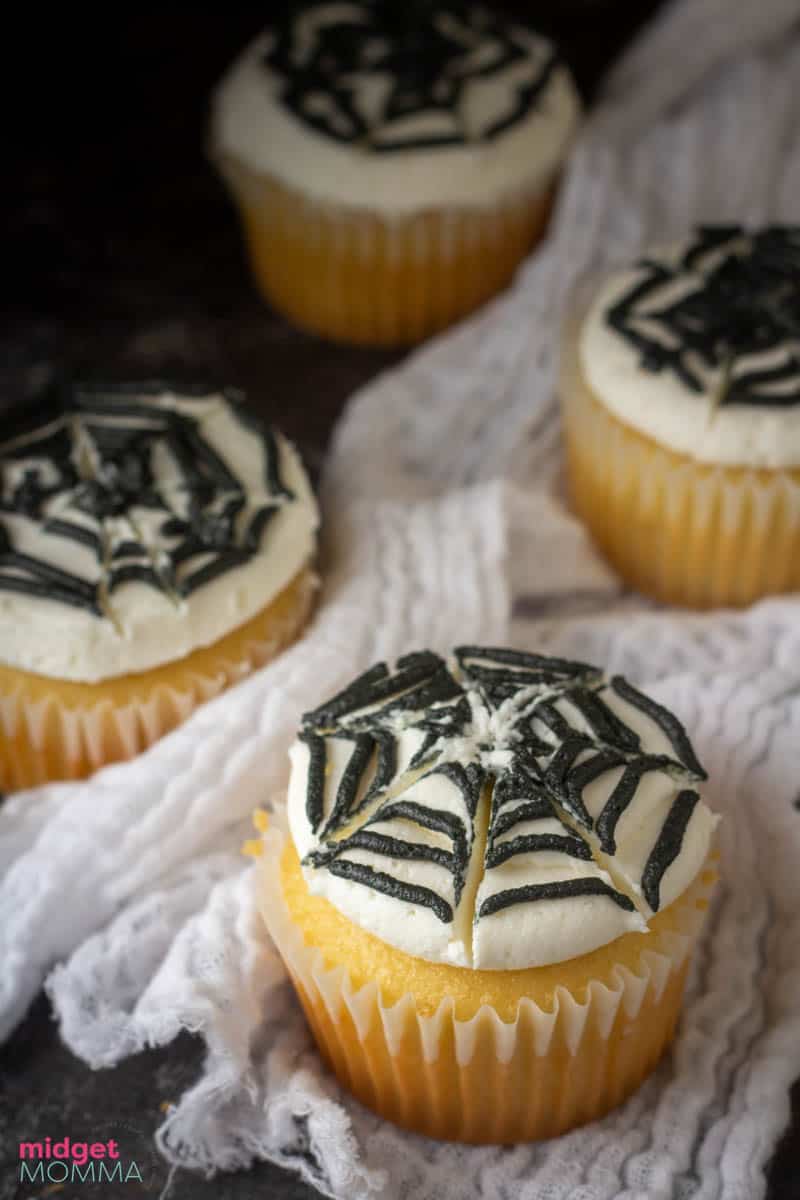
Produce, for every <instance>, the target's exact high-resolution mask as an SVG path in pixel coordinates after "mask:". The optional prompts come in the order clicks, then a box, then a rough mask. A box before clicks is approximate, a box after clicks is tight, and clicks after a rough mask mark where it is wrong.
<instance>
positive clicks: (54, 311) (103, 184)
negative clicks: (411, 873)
mask: <svg viewBox="0 0 800 1200" xmlns="http://www.w3.org/2000/svg"><path fill="white" fill-rule="evenodd" d="M510 7H513V8H515V9H517V10H518V11H519V12H520V13H521V14H526V13H527V14H536V15H537V16H539V15H540V12H539V6H535V5H532V4H531V3H525V2H524V0H518V3H516V4H513V5H510ZM655 7H656V4H655V3H653V0H648V2H646V3H643V2H642V0H562V3H560V4H558V5H542V6H541V15H543V18H544V19H545V20H547V21H549V23H550V25H551V26H552V27H554V29H555V31H556V32H559V33H560V34H561V35H562V38H563V40H564V42H565V45H566V49H567V53H568V56H569V58H570V61H571V62H572V64H573V65H574V67H575V69H576V71H577V73H578V76H579V81H580V83H581V85H582V87H583V89H584V92H585V94H587V95H590V94H591V91H592V88H593V86H594V84H595V82H596V80H597V79H598V77H599V76H600V74H601V72H602V70H603V68H604V66H605V65H606V63H607V62H608V60H609V59H610V57H611V56H612V54H613V52H614V51H615V49H616V48H618V47H619V46H620V45H621V44H622V42H623V41H624V39H625V38H626V37H627V36H629V34H630V32H631V31H632V30H633V28H634V26H635V25H636V24H637V23H639V22H640V21H641V20H642V19H644V18H645V17H646V16H647V14H648V13H649V12H651V11H652V10H653V9H654V8H655ZM263 11H264V10H263V7H262V6H257V7H254V8H248V7H247V6H245V7H239V8H233V9H231V8H230V6H229V8H228V9H227V10H226V11H225V12H224V13H222V12H221V11H213V12H212V11H206V10H202V9H198V8H195V9H193V10H183V11H182V10H180V9H177V8H176V9H173V10H170V9H169V8H166V9H162V10H161V11H159V12H155V11H152V10H151V11H147V10H146V9H145V10H141V9H136V10H135V11H131V12H125V13H120V12H119V11H118V10H117V9H111V8H109V9H107V10H98V11H92V10H88V9H87V10H86V12H90V14H91V15H90V17H89V16H87V15H85V13H84V14H81V13H80V12H79V11H77V10H74V9H73V10H69V11H68V12H65V13H64V15H63V16H59V15H58V13H51V12H48V13H47V16H46V18H45V16H44V15H43V14H40V12H39V10H36V11H35V13H34V14H33V17H32V18H28V21H29V22H30V24H29V28H28V30H27V32H26V33H25V34H23V32H22V31H21V29H20V26H19V25H16V26H15V33H14V38H13V39H11V40H10V41H7V43H6V49H7V54H6V60H7V62H6V68H5V70H6V72H7V76H8V74H10V75H11V84H12V87H13V86H14V82H15V81H14V78H13V76H14V70H15V67H17V68H19V71H20V75H19V79H18V80H17V84H16V86H17V91H16V95H17V97H18V98H20V99H19V102H18V103H17V104H16V106H15V109H14V117H13V119H14V136H13V138H12V140H11V144H10V145H8V146H6V147H5V149H4V154H5V156H6V158H5V163H6V167H7V173H6V178H7V179H8V180H9V181H11V186H8V187H7V188H6V189H5V195H4V199H5V202H6V209H7V212H6V214H5V220H4V228H5V230H6V233H7V235H8V236H7V245H6V247H5V253H4V283H5V286H4V289H3V299H2V301H0V304H1V305H2V309H3V320H2V324H1V325H0V409H2V407H3V406H4V405H6V404H8V403H10V402H18V401H20V400H21V399H23V398H24V397H25V396H26V395H30V394H32V393H33V392H34V391H35V390H36V389H37V388H38V387H39V386H41V385H42V384H43V383H44V382H46V381H47V379H48V378H49V377H51V376H52V374H53V373H55V372H57V371H63V370H86V371H89V372H91V373H94V374H97V375H112V374H118V375H119V374H123V375H125V374H128V375H132V376H140V375H148V374H150V375H152V374H165V373H169V372H172V371H176V370H177V371H189V372H191V373H208V374H211V375H212V376H216V377H220V378H224V379H225V380H226V381H228V382H231V383H235V384H237V385H239V386H241V387H244V388H246V389H247V390H248V392H249V394H250V396H251V400H252V402H253V403H254V404H255V405H256V406H257V407H258V409H259V410H260V411H261V412H263V413H264V415H266V416H268V417H269V418H270V419H272V420H274V421H275V423H276V424H278V425H280V426H281V427H282V428H283V429H284V430H285V431H286V432H287V433H288V434H289V435H290V436H291V437H292V438H294V439H295V440H296V441H297V442H298V443H299V444H300V445H301V447H302V449H303V451H304V452H305V454H306V456H307V458H308V460H309V463H310V465H311V466H312V467H315V468H316V467H318V466H319V464H320V462H321V459H322V454H323V452H324V447H325V445H326V442H327V439H328V436H329V433H330V429H331V427H332V425H333V422H334V420H335V418H336V416H337V415H338V413H339V412H340V410H341V407H342V405H343V404H344V402H345V400H346V398H347V396H348V395H349V394H350V393H351V392H352V391H353V389H354V388H356V387H357V386H359V385H360V384H361V383H363V382H365V381H366V380H367V379H369V378H371V377H372V376H373V375H374V374H375V373H376V372H377V371H378V370H380V369H381V368H382V367H384V366H386V365H389V364H390V363H392V362H394V361H397V360H398V358H399V357H400V356H399V355H397V354H389V353H381V352H374V351H373V352H366V351H357V350H348V349H342V348H339V347H334V346H331V345H329V344H326V343H323V342H320V341H315V340H313V339H311V338H309V337H306V336H304V335H302V334H300V333H298V332H296V331H294V330H292V329H291V328H289V327H288V326H287V325H286V324H284V323H283V322H282V321H280V320H279V319H277V318H276V317H274V316H273V315H271V314H270V313H269V312H268V311H267V310H266V309H265V308H264V306H263V305H262V304H261V302H260V301H259V300H258V298H257V296H256V294H255V292H254V290H253V288H252V286H251V284H250V282H249V279H248V276H247V273H246V270H245V267H244V263H243V258H242V253H241V248H240V243H239V236H238V230H237V228H236V224H235V221H234V217H233V213H232V211H231V210H230V208H229V206H228V203H227V200H226V197H225V195H224V193H223V191H222V188H221V187H220V186H219V184H218V183H217V181H216V179H215V178H214V176H213V174H212V172H211V170H210V168H209V167H208V166H207V164H206V162H205V159H204V156H203V128H204V120H205V113H206V103H207V94H208V90H209V88H210V87H211V85H212V84H213V82H214V81H215V80H216V78H217V77H218V76H219V74H220V72H221V71H222V69H223V68H224V66H225V64H226V63H227V62H228V61H229V60H230V58H231V57H232V55H233V54H234V53H235V51H236V50H237V49H238V47H239V46H240V45H242V44H243V42H244V41H245V40H246V39H247V38H248V37H249V36H250V35H251V34H252V33H253V32H254V31H256V30H257V29H258V28H259V26H260V24H261V22H262V17H263ZM17 15H18V20H19V21H24V20H25V19H26V18H25V14H17ZM45 20H46V21H47V25H46V29H45V28H44V21H45ZM1 420H2V417H0V421H1ZM201 1062H202V1046H201V1044H200V1043H199V1041H198V1040H197V1039H193V1038H190V1037H189V1036H185V1037H182V1038H180V1039H179V1040H178V1041H177V1042H175V1043H174V1044H173V1045H171V1046H169V1047H168V1048H167V1049H165V1050H160V1051H152V1052H148V1053H145V1054H141V1055H138V1056H137V1057H135V1058H133V1059H130V1060H129V1061H127V1062H125V1063H123V1064H122V1065H121V1066H119V1067H118V1068H116V1069H114V1070H111V1071H99V1072H92V1071H89V1070H88V1069H87V1068H86V1067H85V1066H84V1065H83V1064H82V1063H80V1062H79V1061H77V1060H76V1059H74V1058H73V1057H72V1056H71V1055H70V1054H69V1052H68V1051H67V1050H66V1049H65V1048H64V1047H63V1045H62V1044H61V1042H60V1040H59V1037H58V1032H57V1028H56V1026H55V1024H54V1023H53V1021H52V1019H51V1015H50V1011H49V1006H48V1004H47V1002H46V1001H45V999H44V998H43V997H40V998H39V999H38V1000H37V1002H36V1004H35V1006H34V1007H33V1009H32V1011H31V1013H30V1014H29V1016H28V1017H27V1019H26V1020H25V1021H24V1023H23V1024H22V1025H21V1027H20V1028H19V1029H18V1031H17V1032H16V1034H15V1035H14V1036H13V1037H12V1038H11V1039H10V1041H9V1042H8V1043H7V1045H6V1047H5V1048H4V1049H3V1051H2V1054H0V1200H35V1198H36V1200H38V1198H39V1197H42V1198H44V1196H45V1194H47V1195H55V1196H60V1197H63V1198H64V1200H73V1197H74V1198H75V1200H83V1198H84V1197H85V1196H89V1195H93V1194H95V1193H97V1194H100V1192H102V1195H103V1196H104V1197H107V1198H109V1200H117V1197H119V1200H130V1198H131V1197H133V1196H136V1195H148V1196H153V1197H156V1196H158V1195H159V1194H160V1192H161V1190H162V1187H163V1186H164V1183H165V1182H166V1179H167V1169H166V1167H165V1165H164V1164H163V1163H162V1162H160V1161H159V1160H157V1159H156V1158H155V1156H154V1151H153V1146H152V1134H153V1131H154V1130H155V1128H156V1126H157V1125H158V1123H159V1120H160V1115H161V1114H160V1105H162V1104H164V1103H166V1102H168V1101H170V1100H174V1099H175V1098H176V1097H177V1096H179V1095H180V1093H181V1092H182V1091H183V1090H184V1089H185V1088H186V1086H188V1085H189V1084H190V1083H191V1082H192V1081H193V1079H194V1078H195V1077H196V1075H197V1073H198V1071H199V1069H200V1065H201ZM799 1110H800V1092H798V1089H797V1088H796V1089H795V1093H794V1110H793V1124H792V1127H791V1129H790V1130H789V1131H788V1132H787V1134H786V1136H785V1138H784V1139H783V1141H782V1142H781V1145H780V1146H779V1148H778V1151H777V1153H776V1155H775V1158H774V1161H773V1164H772V1169H771V1185H770V1191H769V1200H798V1198H800V1168H798V1162H799V1161H800V1111H799ZM58 1135H61V1136H63V1135H69V1136H71V1137H72V1138H74V1139H78V1138H80V1139H83V1138H86V1139H87V1140H92V1139H93V1138H94V1137H95V1136H96V1137H99V1138H100V1139H102V1140H107V1139H108V1137H117V1136H118V1140H119V1142H120V1146H121V1149H122V1151H123V1157H124V1158H125V1159H126V1160H127V1161H130V1160H135V1161H136V1163H137V1165H138V1168H139V1171H140V1173H141V1174H142V1177H143V1184H142V1185H141V1186H140V1185H137V1184H136V1183H135V1182H128V1183H126V1184H114V1183H112V1184H106V1185H105V1186H102V1187H100V1186H99V1185H95V1186H94V1188H92V1187H90V1185H86V1186H80V1185H79V1187H78V1191H77V1193H76V1192H75V1190H74V1188H72V1187H66V1188H64V1189H61V1190H55V1191H53V1190H51V1191H49V1192H46V1190H42V1189H41V1188H40V1189H39V1190H38V1191H37V1190H36V1189H35V1188H33V1189H32V1188H31V1187H30V1186H29V1185H26V1184H23V1185H20V1184H19V1163H18V1158H17V1144H18V1142H19V1141H20V1140H23V1139H30V1140H36V1138H37V1136H38V1137H45V1136H52V1137H55V1136H58ZM315 1194H316V1193H314V1192H313V1190H312V1189H310V1188H308V1187H306V1186H304V1185H303V1184H301V1183H300V1182H299V1181H298V1180H297V1179H296V1178H295V1177H294V1176H292V1175H288V1174H287V1173H285V1172H283V1171H281V1170H279V1169H278V1168H276V1167H272V1166H269V1165H262V1166H259V1167H257V1168H255V1169H254V1170H252V1171H249V1172H246V1173H241V1174H235V1175H227V1176H221V1177H219V1178H217V1179H214V1180H212V1181H206V1180H203V1179H198V1178H197V1177H196V1176H193V1175H190V1174H188V1173H186V1172H178V1173H177V1175H176V1176H175V1178H174V1180H173V1183H172V1187H171V1190H170V1197H171V1200H205V1198H206V1197H208V1198H209V1200H210V1198H211V1197H212V1196H213V1197H215V1200H249V1198H250V1197H255V1196H269V1197H274V1198H275V1200H301V1198H302V1200H305V1198H306V1197H308V1198H310V1197H312V1196H313V1195H315Z"/></svg>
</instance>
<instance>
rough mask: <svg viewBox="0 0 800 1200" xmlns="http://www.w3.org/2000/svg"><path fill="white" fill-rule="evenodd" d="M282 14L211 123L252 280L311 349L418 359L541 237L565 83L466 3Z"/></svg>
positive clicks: (560, 69) (502, 26)
mask: <svg viewBox="0 0 800 1200" xmlns="http://www.w3.org/2000/svg"><path fill="white" fill-rule="evenodd" d="M286 12H287V15H286V16H285V17H283V18H279V19H276V20H275V21H274V23H273V25H272V26H271V27H270V28H268V29H267V30H266V32H265V33H264V34H263V35H262V36H261V37H259V38H258V39H257V40H256V41H254V42H253V43H252V45H250V46H249V47H248V48H247V49H246V50H245V52H244V53H243V54H242V56H241V57H240V58H239V60H238V61H237V62H236V63H235V64H234V66H233V67H232V68H231V70H230V71H229V72H228V74H227V75H226V76H225V78H224V79H223V81H222V83H221V85H220V86H219V88H218V90H217V93H216V96H215V100H214V107H213V119H212V129H211V151H212V155H213V157H214V159H215V160H216V162H217V164H218V166H219V167H220V169H221V170H222V172H223V174H224V176H225V178H226V180H227V181H228V183H229V185H230V187H231V190H232V193H233V196H234V198H235V200H236V202H237V204H238V207H239V210H240V213H241V217H242V221H243V223H244V230H245V234H246V237H247V243H248V246H249V251H250V258H251V262H252V266H253V270H254V272H255V277H256V280H257V282H258V284H259V286H260V287H261V289H262V290H263V292H264V293H265V295H266V296H267V297H268V298H269V300H270V301H272V303H273V304H274V305H275V307H276V308H278V309H279V310H280V311H281V312H283V313H285V315H286V316H288V317H289V318H290V319H291V320H293V321H295V322H296V323H297V324H299V325H301V326H305V327H307V328H308V329H310V330H313V331H314V332H316V333H319V334H322V335H323V336H325V337H329V338H334V339H341V340H344V341H353V342H360V343H374V344H384V345H393V344H402V343H410V342H414V341H417V340H419V339H420V338H424V337H426V336H427V335H428V334H430V333H433V332H434V331H435V330H438V329H441V328H443V327H444V326H445V325H448V324H449V323H450V322H452V321H454V320H456V319H457V318H459V317H460V316H462V315H463V314H464V313H467V312H469V311H470V310H471V309H473V308H475V307H476V306H477V305H479V304H480V303H482V302H483V301H484V300H486V299H487V298H488V297H489V296H491V295H492V294H493V293H495V292H497V291H499V290H500V289H501V288H503V287H504V286H505V285H506V284H507V283H508V282H509V280H510V279H511V277H512V275H513V273H514V270H515V268H516V267H517V265H518V263H519V262H520V260H521V259H522V258H523V257H524V255H525V254H526V253H527V251H528V250H529V249H530V248H531V246H532V245H533V244H534V242H535V241H536V240H537V238H538V237H539V236H540V234H541V232H542V229H543V227H544V224H545V221H546V219H547V214H548V210H549V207H550V200H551V194H552V189H553V184H554V181H555V177H556V174H557V172H558V169H559V167H560V166H561V163H562V162H563V160H564V157H565V155H566V152H567V149H568V146H569V143H570V140H571V137H572V134H573V131H574V129H575V126H576V122H577V117H578V111H579V102H578V98H577V93H576V91H575V88H574V85H573V83H572V79H571V77H570V74H569V72H568V70H567V69H566V67H564V66H563V65H562V63H561V62H560V61H559V58H558V56H557V54H556V51H555V49H554V47H553V46H552V45H551V44H550V42H548V41H547V40H546V39H544V38H542V37H540V36H539V35H538V34H536V33H533V32H532V31H530V30H529V29H525V28H523V27H521V26H519V25H514V24H511V23H509V22H508V21H507V20H505V19H504V18H503V17H501V16H500V15H498V14H497V13H495V12H494V11H493V10H492V8H490V7H488V6H484V5H481V4H479V3H471V2H470V3H465V2H463V0H449V2H447V3H441V4H439V3H437V4H430V5H416V4H414V5H409V6H407V8H405V7H404V6H403V5H398V4H377V3H374V2H370V0H353V2H352V3H346V4H341V3H331V2H328V0H299V2H295V3H293V4H290V5H288V6H286Z"/></svg>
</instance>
